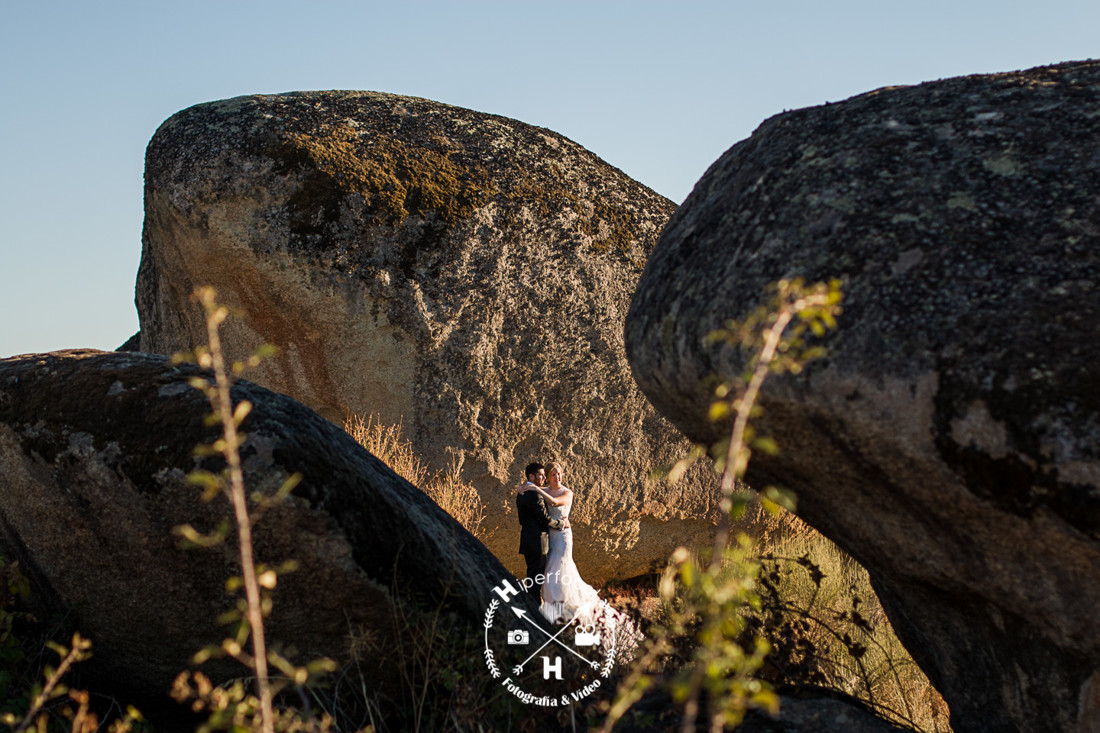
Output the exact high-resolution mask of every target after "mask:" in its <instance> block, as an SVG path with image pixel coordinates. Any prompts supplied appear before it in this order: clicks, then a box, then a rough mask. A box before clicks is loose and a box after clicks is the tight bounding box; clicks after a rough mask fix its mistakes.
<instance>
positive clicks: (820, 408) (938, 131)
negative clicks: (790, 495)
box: [626, 62, 1100, 733]
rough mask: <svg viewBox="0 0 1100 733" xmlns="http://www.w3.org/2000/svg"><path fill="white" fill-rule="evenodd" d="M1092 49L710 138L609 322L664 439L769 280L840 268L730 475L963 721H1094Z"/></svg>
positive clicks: (730, 368)
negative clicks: (834, 294) (768, 493)
mask: <svg viewBox="0 0 1100 733" xmlns="http://www.w3.org/2000/svg"><path fill="white" fill-rule="evenodd" d="M1098 151H1100V63H1097V62H1082V63H1068V64H1063V65H1059V66H1053V67H1047V68H1038V69H1032V70H1030V71H1025V72H1016V73H1006V74H996V75H991V76H972V77H965V78H958V79H949V80H946V81H940V82H934V83H928V84H923V85H920V86H915V87H903V88H894V89H881V90H878V91H874V92H871V93H868V94H864V95H861V96H858V97H854V98H852V99H849V100H847V101H844V102H841V103H839V104H831V105H826V106H823V107H815V108H810V109H804V110H798V111H794V112H789V113H784V114H781V115H778V116H776V117H773V118H771V119H769V120H767V121H766V122H764V123H763V124H762V125H761V126H760V128H759V129H758V130H756V132H754V133H753V135H752V136H751V137H750V138H749V139H747V140H745V141H742V142H740V143H738V144H737V145H735V146H734V147H732V148H731V149H730V150H729V151H727V152H726V153H725V154H724V155H723V156H722V157H721V158H720V159H719V160H718V161H717V162H716V163H715V164H714V165H713V166H712V167H711V168H710V170H709V171H707V173H706V175H705V176H704V177H703V178H702V179H701V180H700V182H699V183H698V185H697V186H696V188H695V190H694V191H693V192H692V194H691V195H690V197H689V198H688V199H687V201H685V203H684V205H683V206H682V207H681V208H680V209H679V210H678V211H677V213H676V215H675V216H674V217H673V219H672V220H671V221H670V223H669V225H668V227H667V228H666V229H665V231H664V233H663V234H662V236H661V239H660V242H659V243H658V245H657V247H656V248H655V250H654V252H653V255H652V256H651V258H650V261H649V263H648V265H647V268H646V272H645V274H644V275H643V277H642V280H641V282H640V283H639V286H638V290H637V293H636V295H635V298H634V301H633V303H632V306H631V310H630V314H629V315H628V318H627V324H626V342H627V350H628V356H629V359H630V363H631V366H632V368H633V370H634V374H635V376H636V377H637V379H638V382H639V384H640V385H641V387H642V389H643V391H644V392H645V393H646V394H647V395H648V396H649V397H650V399H651V400H652V401H653V403H654V404H655V405H656V406H657V408H658V409H659V410H660V411H661V412H662V413H663V414H664V415H666V416H667V417H669V418H670V419H672V420H673V422H675V423H676V424H677V425H678V426H680V427H681V428H682V429H683V430H684V431H685V432H686V433H687V434H688V435H689V436H690V437H692V438H694V439H696V440H700V441H711V440H714V439H716V438H717V437H719V435H721V434H723V431H724V428H723V427H722V426H719V425H714V424H711V423H710V422H708V420H707V405H708V404H709V401H710V394H709V392H708V391H707V389H706V388H704V387H703V386H702V384H701V380H702V379H703V378H704V377H706V376H708V375H710V374H712V373H717V374H720V375H723V376H724V377H734V376H735V375H738V374H740V372H741V369H742V362H741V361H740V359H739V355H738V354H736V353H733V351H732V350H729V349H726V350H722V349H716V348H713V347H710V346H708V345H706V344H705V337H706V335H707V333H708V332H710V331H712V330H713V329H716V328H718V327H719V326H721V325H722V324H723V323H724V321H725V319H727V318H737V317H740V316H742V315H744V314H746V313H748V312H749V311H750V310H751V309H752V308H754V307H755V306H756V305H757V304H759V303H760V302H761V300H762V297H763V294H764V290H765V287H766V285H767V284H768V283H770V282H774V281H776V280H779V279H781V278H789V277H794V276H801V277H804V278H806V279H807V280H808V281H810V282H813V281H818V280H827V279H831V278H834V277H839V278H842V279H843V288H844V291H845V294H846V300H845V303H844V308H845V312H844V314H843V315H842V316H841V318H840V328H839V331H838V332H836V333H835V334H834V335H833V336H831V337H830V338H829V339H828V341H827V343H826V345H827V347H828V348H829V356H828V358H827V359H826V360H823V361H821V362H817V363H815V364H814V365H812V367H811V368H809V369H808V370H806V371H805V372H803V373H802V374H801V375H799V376H797V377H783V378H776V379H773V380H772V381H771V382H769V383H768V385H767V386H766V388H765V391H764V393H763V396H762V399H761V402H762V405H763V407H764V409H765V413H764V417H763V419H762V420H761V421H760V430H761V431H762V432H763V433H764V434H769V435H772V436H774V437H775V438H776V439H777V440H778V443H779V446H780V450H781V453H780V454H779V455H778V456H775V457H769V456H765V455H761V454H757V455H756V456H754V457H753V461H752V463H751V465H750V469H749V470H750V473H749V477H748V478H749V480H750V483H752V484H754V485H759V486H762V485H765V483H768V482H778V483H780V484H783V485H786V486H789V487H791V488H793V489H795V490H796V491H797V492H798V495H799V514H800V515H801V516H802V517H803V518H805V519H806V520H807V521H808V522H809V523H810V524H812V525H814V526H815V527H816V528H818V529H819V530H821V531H822V532H823V533H824V534H825V535H827V536H828V537H830V538H832V539H833V540H835V541H836V542H837V543H838V544H840V545H841V546H842V547H844V548H845V549H846V550H847V551H848V552H850V553H851V554H852V555H853V556H854V557H855V558H856V559H858V560H859V561H860V562H862V563H863V564H864V565H866V566H867V568H868V569H869V570H870V572H871V575H872V578H873V580H874V582H875V584H876V587H877V589H878V590H879V591H880V595H881V597H882V600H883V602H884V604H885V606H886V608H887V610H888V613H889V616H890V619H891V622H892V623H893V624H894V627H895V628H896V630H897V632H898V635H899V637H900V638H901V639H902V640H903V641H904V642H905V644H906V646H907V647H908V648H909V649H910V651H911V652H912V654H913V656H914V657H915V658H916V659H917V661H918V662H919V663H920V664H921V666H922V667H923V668H924V669H925V671H926V672H927V673H928V674H929V676H930V678H931V679H932V680H933V682H934V683H935V684H936V686H937V687H938V688H939V689H940V691H941V692H942V693H943V696H944V698H945V699H946V700H947V702H948V704H949V705H950V707H951V712H952V724H953V726H954V729H955V730H956V731H957V732H958V733H964V732H966V731H1009V730H1049V731H1054V730H1060V731H1076V730H1084V729H1085V728H1084V727H1082V726H1086V725H1088V724H1090V723H1089V721H1092V723H1091V724H1095V721H1096V720H1097V719H1100V692H1098V689H1097V683H1098V679H1100V678H1098V676H1097V669H1098V667H1100V614H1098V613H1097V608H1100V419H1098V417H1097V416H1098V415H1100V338H1098V337H1097V336H1098V331H1097V323H1100V152H1098Z"/></svg>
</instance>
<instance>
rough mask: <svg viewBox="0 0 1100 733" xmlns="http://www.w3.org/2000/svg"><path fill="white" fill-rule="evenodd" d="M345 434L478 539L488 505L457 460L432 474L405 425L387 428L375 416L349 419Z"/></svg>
mask: <svg viewBox="0 0 1100 733" xmlns="http://www.w3.org/2000/svg"><path fill="white" fill-rule="evenodd" d="M344 430H345V431H347V433H348V435H350V436H351V437H352V438H353V439H355V442H357V443H359V445H361V446H363V447H364V448H366V449H367V450H368V451H370V452H371V453H372V454H373V455H374V456H376V457H377V458H378V459H379V460H380V461H382V462H383V463H385V464H386V465H387V466H389V467H390V468H391V469H393V472H394V473H396V474H397V475H398V476H400V477H401V478H403V479H405V480H406V481H408V482H409V483H410V484H412V485H413V486H415V487H417V488H418V489H420V490H421V491H423V492H424V493H425V494H427V495H428V496H429V497H430V498H431V500H432V501H434V502H435V503H436V504H438V505H439V507H440V508H441V509H442V510H443V511H445V512H447V513H448V514H450V515H451V516H452V517H454V519H455V520H456V521H457V522H458V523H459V524H461V525H462V526H463V527H464V528H465V529H466V531H467V532H469V533H470V534H472V535H474V536H475V537H476V536H477V533H478V530H479V529H480V528H481V522H482V521H483V520H484V519H485V505H484V504H483V503H482V502H481V497H480V496H479V495H478V493H477V489H475V488H474V487H473V486H470V485H469V484H468V483H465V482H464V481H463V480H462V476H461V471H460V470H459V466H458V462H457V461H456V460H454V459H453V458H452V461H451V464H450V466H448V467H447V469H446V470H444V471H440V472H438V473H435V474H431V473H430V471H429V469H428V466H427V464H426V463H425V462H424V460H423V459H422V458H421V457H420V455H419V454H417V453H416V451H414V450H413V447H412V443H410V442H409V441H408V440H406V439H405V437H404V435H403V431H402V426H401V423H398V424H397V425H386V424H384V423H382V422H381V421H380V420H378V419H377V418H376V417H375V416H373V415H370V416H368V417H367V418H366V419H365V420H364V419H363V418H362V417H360V416H357V415H352V416H350V417H348V418H347V419H346V420H345V421H344Z"/></svg>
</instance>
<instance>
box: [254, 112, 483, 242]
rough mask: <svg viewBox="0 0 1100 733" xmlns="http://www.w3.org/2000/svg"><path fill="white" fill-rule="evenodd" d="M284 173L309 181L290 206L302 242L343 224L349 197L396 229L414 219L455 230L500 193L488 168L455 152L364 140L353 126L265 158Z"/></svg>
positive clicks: (302, 138) (295, 137)
mask: <svg viewBox="0 0 1100 733" xmlns="http://www.w3.org/2000/svg"><path fill="white" fill-rule="evenodd" d="M265 152H266V153H267V155H268V156H270V157H271V158H274V159H275V160H276V161H277V162H278V163H279V164H280V165H281V166H282V168H283V170H284V172H285V171H291V170H299V171H301V172H302V174H303V178H302V182H301V186H300V188H299V189H298V190H297V192H295V193H294V194H293V195H292V196H291V198H290V200H289V201H288V207H289V209H290V214H291V228H292V231H293V232H294V233H295V234H316V233H320V232H321V231H322V230H323V229H324V227H325V226H326V225H328V224H331V223H333V222H335V221H337V220H338V219H339V217H340V214H341V210H342V209H341V207H342V205H344V204H345V203H346V202H347V200H348V198H347V197H348V195H349V194H358V195H360V196H362V197H363V204H364V207H365V212H366V213H367V215H368V216H369V217H371V218H373V219H375V220H376V221H377V223H380V224H386V225H389V226H397V225H399V224H400V223H401V222H403V221H404V220H405V219H407V218H408V217H410V216H419V217H421V218H424V219H435V220H437V221H439V222H441V223H445V224H455V223H457V222H460V221H462V220H465V219H467V218H469V217H470V215H471V214H472V213H473V212H474V210H475V209H476V208H477V207H479V206H482V205H484V204H485V202H486V201H488V200H489V198H491V197H492V195H493V194H494V193H495V190H494V189H493V186H492V182H491V180H490V178H489V173H488V171H487V170H486V169H485V167H484V166H480V165H472V166H471V165H468V164H463V163H459V162H456V161H455V160H454V159H452V154H453V152H455V151H453V150H449V149H447V146H446V142H445V141H443V140H439V147H426V146H417V145H413V144H410V143H408V142H405V141H403V140H400V139H396V138H391V137H383V136H378V135H375V136H373V139H363V138H361V137H360V135H359V134H358V133H357V132H356V131H355V129H353V128H352V127H351V126H350V125H346V124H344V125H335V126H333V127H331V128H329V129H328V130H326V131H324V132H323V133H322V134H318V135H310V134H306V133H290V134H287V135H285V136H283V137H280V138H279V139H278V140H276V141H274V142H272V143H271V144H270V145H269V146H268V147H267V149H266V150H265Z"/></svg>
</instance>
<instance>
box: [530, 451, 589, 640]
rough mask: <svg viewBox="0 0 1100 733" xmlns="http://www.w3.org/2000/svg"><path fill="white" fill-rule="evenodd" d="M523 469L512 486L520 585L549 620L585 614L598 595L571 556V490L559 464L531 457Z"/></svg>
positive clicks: (567, 618) (566, 620)
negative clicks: (522, 478)
mask: <svg viewBox="0 0 1100 733" xmlns="http://www.w3.org/2000/svg"><path fill="white" fill-rule="evenodd" d="M524 472H525V473H526V474H527V481H526V482H524V483H522V484H520V485H519V486H518V487H516V509H517V510H518V512H519V523H520V534H519V551H520V554H521V555H523V557H524V559H525V560H526V561H527V577H526V578H525V579H524V581H523V586H524V588H525V589H526V590H527V592H528V593H529V594H530V595H531V597H532V598H533V599H534V600H535V601H536V602H539V603H540V605H539V610H540V611H541V612H542V615H543V616H545V617H546V618H547V620H549V621H551V622H553V623H565V622H568V621H572V620H573V619H574V618H578V617H584V616H589V615H591V614H593V613H594V612H595V610H596V606H597V605H598V604H599V603H600V598H599V595H598V594H597V592H596V589H595V588H593V587H592V586H590V585H588V584H587V583H585V582H584V581H583V580H581V576H580V573H579V572H577V566H576V564H575V563H574V562H573V531H572V528H571V526H570V524H569V509H570V508H571V507H572V505H573V492H572V491H571V490H570V489H569V487H567V486H566V485H565V484H563V483H562V482H561V480H562V468H561V464H558V463H551V464H549V465H548V466H543V465H542V464H540V463H532V464H530V465H528V466H527V468H526V470H525V471H524ZM543 484H545V487H544V486H543ZM581 620H586V619H583V618H582V619H581Z"/></svg>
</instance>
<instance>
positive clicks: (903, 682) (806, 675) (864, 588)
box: [753, 512, 951, 733]
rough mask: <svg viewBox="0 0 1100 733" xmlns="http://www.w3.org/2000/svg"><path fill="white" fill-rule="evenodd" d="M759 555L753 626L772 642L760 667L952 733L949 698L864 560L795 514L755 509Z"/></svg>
mask: <svg viewBox="0 0 1100 733" xmlns="http://www.w3.org/2000/svg"><path fill="white" fill-rule="evenodd" d="M754 520H755V521H754V522H753V524H754V525H756V526H755V527H754V532H753V533H754V534H755V535H757V536H759V538H760V539H759V540H757V548H758V551H759V555H760V557H761V562H762V572H761V577H760V580H761V596H762V600H763V607H762V611H761V612H760V613H759V614H757V615H756V616H755V623H754V625H755V627H756V629H757V630H759V631H760V632H761V633H763V634H764V635H765V636H766V637H767V638H768V639H769V641H770V642H771V644H772V646H773V652H772V655H771V657H770V659H769V662H770V664H769V665H768V667H767V669H766V670H765V676H766V677H768V678H770V680H771V681H772V682H773V683H774V684H776V685H777V686H778V687H783V686H786V685H818V686H821V687H826V688H828V689H832V690H837V691H840V692H843V693H846V694H848V695H851V696H852V697H855V698H857V699H859V700H862V701H863V702H865V703H867V704H868V705H869V706H870V707H872V708H873V709H874V710H875V711H876V712H877V713H878V714H879V715H881V716H882V717H884V718H886V719H888V720H891V721H892V722H895V723H898V724H901V725H905V726H908V727H912V728H916V729H917V730H920V731H925V732H926V733H948V732H949V731H950V730H951V727H950V723H949V721H948V709H947V704H946V703H945V702H944V700H943V698H942V697H941V696H940V694H939V693H938V692H936V690H935V688H933V687H932V684H931V682H930V681H929V680H928V677H927V676H926V675H925V674H924V672H923V671H921V669H920V667H918V666H917V664H916V662H914V661H913V658H912V657H911V656H910V654H909V652H908V651H907V650H906V649H905V647H903V646H902V644H901V642H900V641H899V640H898V638H897V636H896V635H895V634H894V630H893V628H892V627H891V626H890V622H889V621H888V620H887V618H886V614H885V612H884V611H883V608H882V605H881V604H880V603H879V600H878V597H877V596H876V595H875V592H874V590H873V589H872V588H871V581H870V578H869V576H868V574H867V570H866V569H864V568H863V566H861V565H860V564H859V563H857V562H856V561H855V560H853V559H852V558H851V557H850V556H849V555H848V554H847V553H845V552H844V551H843V550H842V549H840V548H839V547H837V546H836V545H835V544H834V543H833V542H831V541H830V540H829V539H828V538H826V537H824V536H823V535H821V534H820V533H818V532H817V531H816V530H814V529H813V528H812V527H810V526H809V525H807V524H805V523H803V522H802V521H801V520H799V519H798V517H796V516H795V515H794V514H791V513H789V512H781V513H780V514H778V515H776V516H771V515H768V514H767V513H763V512H762V513H760V514H758V515H757V516H756V517H754Z"/></svg>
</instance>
